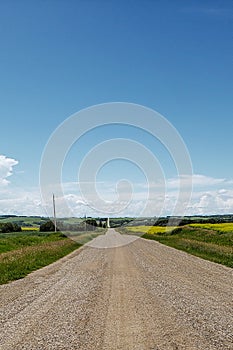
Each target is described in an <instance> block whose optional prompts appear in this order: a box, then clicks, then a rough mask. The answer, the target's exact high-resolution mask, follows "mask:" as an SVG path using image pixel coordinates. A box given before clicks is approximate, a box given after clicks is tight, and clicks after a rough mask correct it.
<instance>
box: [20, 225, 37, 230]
mask: <svg viewBox="0 0 233 350" xmlns="http://www.w3.org/2000/svg"><path fill="white" fill-rule="evenodd" d="M21 229H22V231H39V227H30V226H23V227H21Z"/></svg>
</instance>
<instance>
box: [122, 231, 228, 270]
mask: <svg viewBox="0 0 233 350" xmlns="http://www.w3.org/2000/svg"><path fill="white" fill-rule="evenodd" d="M127 231H128V228H127V229H125V228H124V231H122V233H127ZM134 231H135V233H136V234H138V233H139V232H140V227H139V226H137V227H135V228H134V227H130V230H129V231H128V232H129V233H130V234H132V233H133V232H134ZM141 237H143V238H146V239H152V240H155V241H158V242H160V243H162V244H165V245H168V246H170V247H173V248H176V249H179V250H183V251H185V252H187V253H190V254H192V255H196V256H198V257H201V258H203V259H206V260H210V261H213V262H216V263H219V264H222V265H226V266H228V267H233V232H232V231H227V230H223V229H222V227H221V231H220V230H219V227H213V225H212V227H211V228H208V229H207V228H206V227H205V228H204V227H200V226H195V227H194V226H193V225H192V227H191V226H183V227H179V228H176V229H174V230H173V231H167V230H165V229H164V228H163V227H160V229H159V227H151V229H150V228H149V227H147V232H146V233H145V229H144V228H142V229H141Z"/></svg>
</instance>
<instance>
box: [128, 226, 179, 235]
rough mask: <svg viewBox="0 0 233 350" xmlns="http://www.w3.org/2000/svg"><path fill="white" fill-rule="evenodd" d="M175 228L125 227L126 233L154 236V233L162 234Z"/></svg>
mask: <svg viewBox="0 0 233 350" xmlns="http://www.w3.org/2000/svg"><path fill="white" fill-rule="evenodd" d="M175 228H176V227H173V226H169V227H167V226H165V227H164V226H131V227H127V230H128V231H131V232H143V233H150V234H156V233H164V232H170V231H172V230H174V229H175Z"/></svg>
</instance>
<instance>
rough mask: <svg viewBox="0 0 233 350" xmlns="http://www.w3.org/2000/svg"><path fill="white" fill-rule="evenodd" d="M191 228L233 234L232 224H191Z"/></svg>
mask: <svg viewBox="0 0 233 350" xmlns="http://www.w3.org/2000/svg"><path fill="white" fill-rule="evenodd" d="M189 226H191V227H197V228H198V227H199V228H204V229H207V230H214V231H220V232H233V223H231V222H230V223H224V224H190V225H189Z"/></svg>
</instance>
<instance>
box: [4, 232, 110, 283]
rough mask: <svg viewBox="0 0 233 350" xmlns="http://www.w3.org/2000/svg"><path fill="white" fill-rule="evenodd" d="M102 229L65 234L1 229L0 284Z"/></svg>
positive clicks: (41, 265)
mask: <svg viewBox="0 0 233 350" xmlns="http://www.w3.org/2000/svg"><path fill="white" fill-rule="evenodd" d="M105 232H106V229H98V230H96V231H87V232H66V235H67V236H69V237H68V238H67V237H66V236H64V235H63V234H62V233H61V232H57V233H54V232H38V231H25V232H18V233H2V234H0V284H4V283H7V282H9V281H13V280H16V279H20V278H23V277H25V276H26V275H27V274H29V273H30V272H32V271H34V270H37V269H39V268H41V267H44V266H46V265H48V264H51V263H52V262H54V261H56V260H58V259H60V258H62V257H63V256H65V255H67V254H69V253H71V252H72V251H74V250H75V249H77V248H79V247H80V246H82V245H83V244H85V243H87V242H88V241H90V240H92V239H93V238H95V237H97V236H98V235H100V234H104V233H105ZM70 238H71V239H70Z"/></svg>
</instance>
